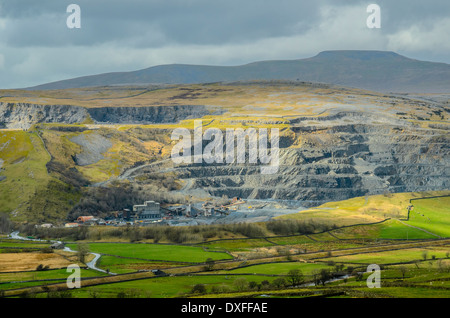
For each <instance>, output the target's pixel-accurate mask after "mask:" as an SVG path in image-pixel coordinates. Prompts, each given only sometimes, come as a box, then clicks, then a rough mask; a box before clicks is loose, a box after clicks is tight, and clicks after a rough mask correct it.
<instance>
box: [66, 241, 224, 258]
mask: <svg viewBox="0 0 450 318" xmlns="http://www.w3.org/2000/svg"><path fill="white" fill-rule="evenodd" d="M67 246H68V247H71V248H72V249H74V250H76V248H77V245H73V244H68V245H67ZM89 250H90V251H91V252H95V253H100V254H109V255H115V256H121V257H129V258H135V259H143V260H157V261H173V262H189V263H203V262H205V261H206V260H207V259H208V258H211V259H213V260H221V259H232V256H230V255H228V254H227V253H222V252H209V251H204V250H203V249H202V248H201V247H195V246H181V245H169V244H167V245H166V244H126V243H116V244H115V243H89Z"/></svg>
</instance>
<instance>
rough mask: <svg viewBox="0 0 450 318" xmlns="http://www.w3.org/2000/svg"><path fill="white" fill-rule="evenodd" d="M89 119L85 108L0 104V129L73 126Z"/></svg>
mask: <svg viewBox="0 0 450 318" xmlns="http://www.w3.org/2000/svg"><path fill="white" fill-rule="evenodd" d="M87 118H89V114H88V112H87V111H86V109H85V108H83V107H79V106H71V105H37V104H29V103H0V127H1V126H3V127H5V128H9V129H29V128H30V127H31V125H33V124H37V123H66V124H75V123H81V122H84V121H85V120H86V119H87Z"/></svg>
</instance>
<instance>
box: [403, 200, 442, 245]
mask: <svg viewBox="0 0 450 318" xmlns="http://www.w3.org/2000/svg"><path fill="white" fill-rule="evenodd" d="M411 203H412V205H413V206H414V208H413V210H412V211H411V212H410V213H409V220H408V222H407V223H408V224H410V225H413V226H417V227H420V228H422V229H425V230H427V231H429V232H431V233H433V234H436V235H439V236H442V237H450V226H449V224H450V196H448V197H443V198H433V199H425V200H413V201H412V202H411Z"/></svg>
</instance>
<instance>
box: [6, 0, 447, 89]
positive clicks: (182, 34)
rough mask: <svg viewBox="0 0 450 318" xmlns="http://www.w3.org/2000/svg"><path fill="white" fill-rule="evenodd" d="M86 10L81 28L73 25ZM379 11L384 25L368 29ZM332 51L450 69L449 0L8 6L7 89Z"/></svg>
mask: <svg viewBox="0 0 450 318" xmlns="http://www.w3.org/2000/svg"><path fill="white" fill-rule="evenodd" d="M70 4H76V5H78V6H79V8H80V16H79V17H80V19H79V20H78V21H80V26H81V28H69V27H68V25H67V20H68V18H69V20H70V21H74V20H72V18H73V16H72V14H73V11H70V12H67V7H68V6H69V5H70ZM370 4H377V5H378V7H379V8H380V28H369V27H368V26H367V19H368V18H369V16H371V14H372V13H373V12H367V7H368V6H369V5H370ZM326 50H382V51H394V52H397V53H399V54H402V55H404V56H407V57H410V58H414V59H420V60H426V61H435V62H444V63H448V64H450V1H448V0H431V1H425V0H422V1H417V0H369V1H361V0H315V1H301V0H270V1H269V0H122V1H118V0H69V1H67V0H39V1H37V0H0V89H6V88H24V87H30V86H35V85H39V84H44V83H48V82H53V81H58V80H63V79H68V78H74V77H78V76H85V75H93V74H100V73H106V72H119V71H134V70H139V69H144V68H147V67H151V66H156V65H162V64H173V63H180V64H201V65H242V64H246V63H251V62H255V61H263V60H286V59H289V60H291V59H301V58H309V57H312V56H315V55H317V54H318V53H319V52H321V51H326Z"/></svg>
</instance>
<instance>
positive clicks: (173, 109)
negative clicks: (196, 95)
mask: <svg viewBox="0 0 450 318" xmlns="http://www.w3.org/2000/svg"><path fill="white" fill-rule="evenodd" d="M88 112H89V115H90V116H91V118H92V119H93V120H94V121H95V122H97V123H111V124H114V123H120V124H155V123H177V122H179V121H180V120H184V119H192V118H201V117H203V116H206V115H211V114H222V113H223V111H221V110H220V109H219V108H216V107H208V106H203V105H175V106H151V107H99V108H89V109H88Z"/></svg>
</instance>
